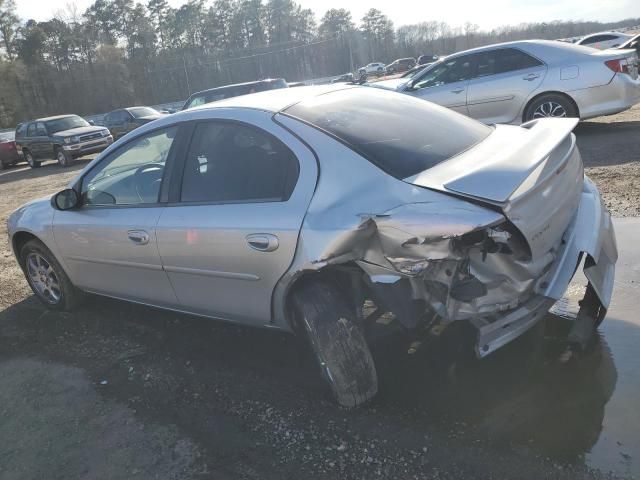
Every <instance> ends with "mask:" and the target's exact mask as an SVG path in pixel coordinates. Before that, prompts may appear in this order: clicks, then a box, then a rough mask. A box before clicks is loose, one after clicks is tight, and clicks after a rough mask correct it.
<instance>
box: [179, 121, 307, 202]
mask: <svg viewBox="0 0 640 480" xmlns="http://www.w3.org/2000/svg"><path fill="white" fill-rule="evenodd" d="M298 172H299V164H298V160H297V158H296V157H295V156H294V154H293V153H292V152H291V150H289V149H288V148H287V147H286V146H285V145H284V144H283V143H282V142H280V141H279V140H277V139H276V138H275V137H273V136H271V135H269V134H268V133H266V132H264V131H262V130H259V129H256V128H253V127H249V126H247V125H243V124H237V123H226V122H209V123H203V124H201V125H198V127H197V128H196V131H195V134H194V137H193V141H192V143H191V148H190V149H189V153H188V155H187V160H186V163H185V170H184V176H183V181H182V193H181V200H182V201H183V202H220V203H234V202H280V201H286V200H288V199H289V197H290V195H291V193H292V192H293V189H294V187H295V183H296V181H297V179H298Z"/></svg>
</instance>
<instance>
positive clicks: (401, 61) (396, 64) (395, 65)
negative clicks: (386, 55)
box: [386, 58, 416, 75]
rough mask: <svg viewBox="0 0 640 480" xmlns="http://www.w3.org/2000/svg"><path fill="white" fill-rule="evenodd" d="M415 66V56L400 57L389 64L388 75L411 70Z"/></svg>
mask: <svg viewBox="0 0 640 480" xmlns="http://www.w3.org/2000/svg"><path fill="white" fill-rule="evenodd" d="M415 66H416V59H415V58H398V59H397V60H395V61H393V62H392V63H390V64H389V65H387V67H386V70H387V74H388V75H392V74H394V73H400V72H406V71H407V70H411V69H412V68H413V67H415Z"/></svg>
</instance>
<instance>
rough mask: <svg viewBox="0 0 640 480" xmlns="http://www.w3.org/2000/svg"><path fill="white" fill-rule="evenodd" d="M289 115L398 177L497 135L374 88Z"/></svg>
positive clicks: (342, 93)
mask: <svg viewBox="0 0 640 480" xmlns="http://www.w3.org/2000/svg"><path fill="white" fill-rule="evenodd" d="M285 113H286V114H287V115H290V116H293V117H296V118H299V119H300V120H303V121H305V122H307V123H310V124H312V125H314V126H316V127H317V128H319V129H321V130H324V131H325V132H327V133H329V134H331V135H332V136H334V137H336V138H337V139H339V140H340V141H342V142H343V143H345V144H347V145H348V146H350V147H351V148H352V149H353V150H355V151H357V152H358V153H360V154H361V155H362V156H364V157H365V158H367V159H368V160H369V161H371V162H372V163H374V164H375V165H377V166H378V167H380V168H381V169H382V170H384V171H385V172H387V173H389V174H390V175H393V176H394V177H396V178H399V179H404V178H407V177H411V176H413V175H416V174H417V173H420V172H422V171H423V170H427V169H429V168H431V167H433V166H435V165H437V164H439V163H441V162H444V161H445V160H447V159H449V158H451V157H453V156H455V155H457V154H459V153H461V152H463V151H465V150H467V149H468V148H470V147H472V146H474V145H475V144H477V143H478V142H480V141H482V140H483V139H484V138H486V137H487V136H488V135H489V134H490V133H491V132H492V131H493V129H492V128H490V127H488V126H486V125H483V124H482V123H480V122H477V121H476V120H472V119H471V118H469V117H465V116H464V115H460V114H458V113H455V112H452V111H450V110H447V109H445V108H443V107H439V106H437V105H434V104H432V103H430V102H425V101H424V100H422V99H419V98H415V97H412V96H410V95H405V94H401V93H396V92H391V91H387V90H382V89H379V88H374V87H356V88H349V89H345V90H338V91H334V92H331V93H328V94H325V95H320V96H317V97H315V98H312V99H309V100H305V101H302V102H300V103H298V104H296V105H293V106H291V107H289V108H288V109H286V110H285Z"/></svg>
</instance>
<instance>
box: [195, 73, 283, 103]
mask: <svg viewBox="0 0 640 480" xmlns="http://www.w3.org/2000/svg"><path fill="white" fill-rule="evenodd" d="M288 87H289V85H288V84H287V82H286V80H285V79H284V78H270V79H267V80H258V81H256V82H247V83H236V84H234V85H225V86H224V87H216V88H211V89H209V90H203V91H201V92H198V93H194V94H193V95H191V96H190V97H189V99H188V100H187V101H186V102H185V104H184V107H182V110H186V109H187V108H192V107H197V106H198V105H204V104H205V103H211V102H217V101H218V100H224V99H225V98H231V97H239V96H240V95H248V94H249V93H256V92H265V91H267V90H276V89H278V88H288Z"/></svg>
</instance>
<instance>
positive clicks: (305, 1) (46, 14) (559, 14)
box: [16, 0, 640, 29]
mask: <svg viewBox="0 0 640 480" xmlns="http://www.w3.org/2000/svg"><path fill="white" fill-rule="evenodd" d="M297 1H298V3H300V4H301V5H302V6H303V7H305V8H311V9H312V10H313V11H314V12H315V13H316V17H317V19H318V20H320V18H321V17H322V15H323V14H324V12H325V11H326V10H328V9H329V8H348V9H349V10H351V14H352V16H353V19H354V21H355V22H356V23H359V20H360V18H361V17H362V16H363V15H364V13H365V12H366V11H367V10H368V9H369V8H378V9H379V10H382V12H383V13H385V14H386V15H387V16H388V17H389V18H391V20H392V21H393V22H394V24H395V25H396V27H399V26H402V25H407V24H412V23H418V22H421V21H429V20H437V21H445V22H447V23H449V24H450V25H452V26H456V25H463V24H464V23H466V22H471V23H475V24H477V25H479V26H480V28H482V29H491V28H494V27H497V26H501V25H513V24H519V23H522V22H538V21H551V20H599V21H603V22H606V21H613V20H622V19H624V18H629V17H638V16H640V8H639V5H640V4H639V3H638V0H485V1H481V0H455V1H450V0H449V1H448V0H442V1H436V0H426V1H425V0H423V1H417V0H350V1H349V2H345V1H344V0H297ZM91 3H92V0H17V1H16V4H17V7H18V14H19V15H20V17H21V18H23V19H29V18H33V19H35V20H38V21H41V20H47V19H49V18H51V17H52V16H54V15H55V14H56V13H57V12H59V11H65V10H67V6H68V5H71V4H75V5H76V7H77V10H78V12H84V10H85V9H86V8H87V7H88V6H89V5H90V4H91ZM143 3H146V1H144V2H143ZM169 3H170V4H172V6H174V7H177V6H180V5H182V4H183V3H186V0H169Z"/></svg>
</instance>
